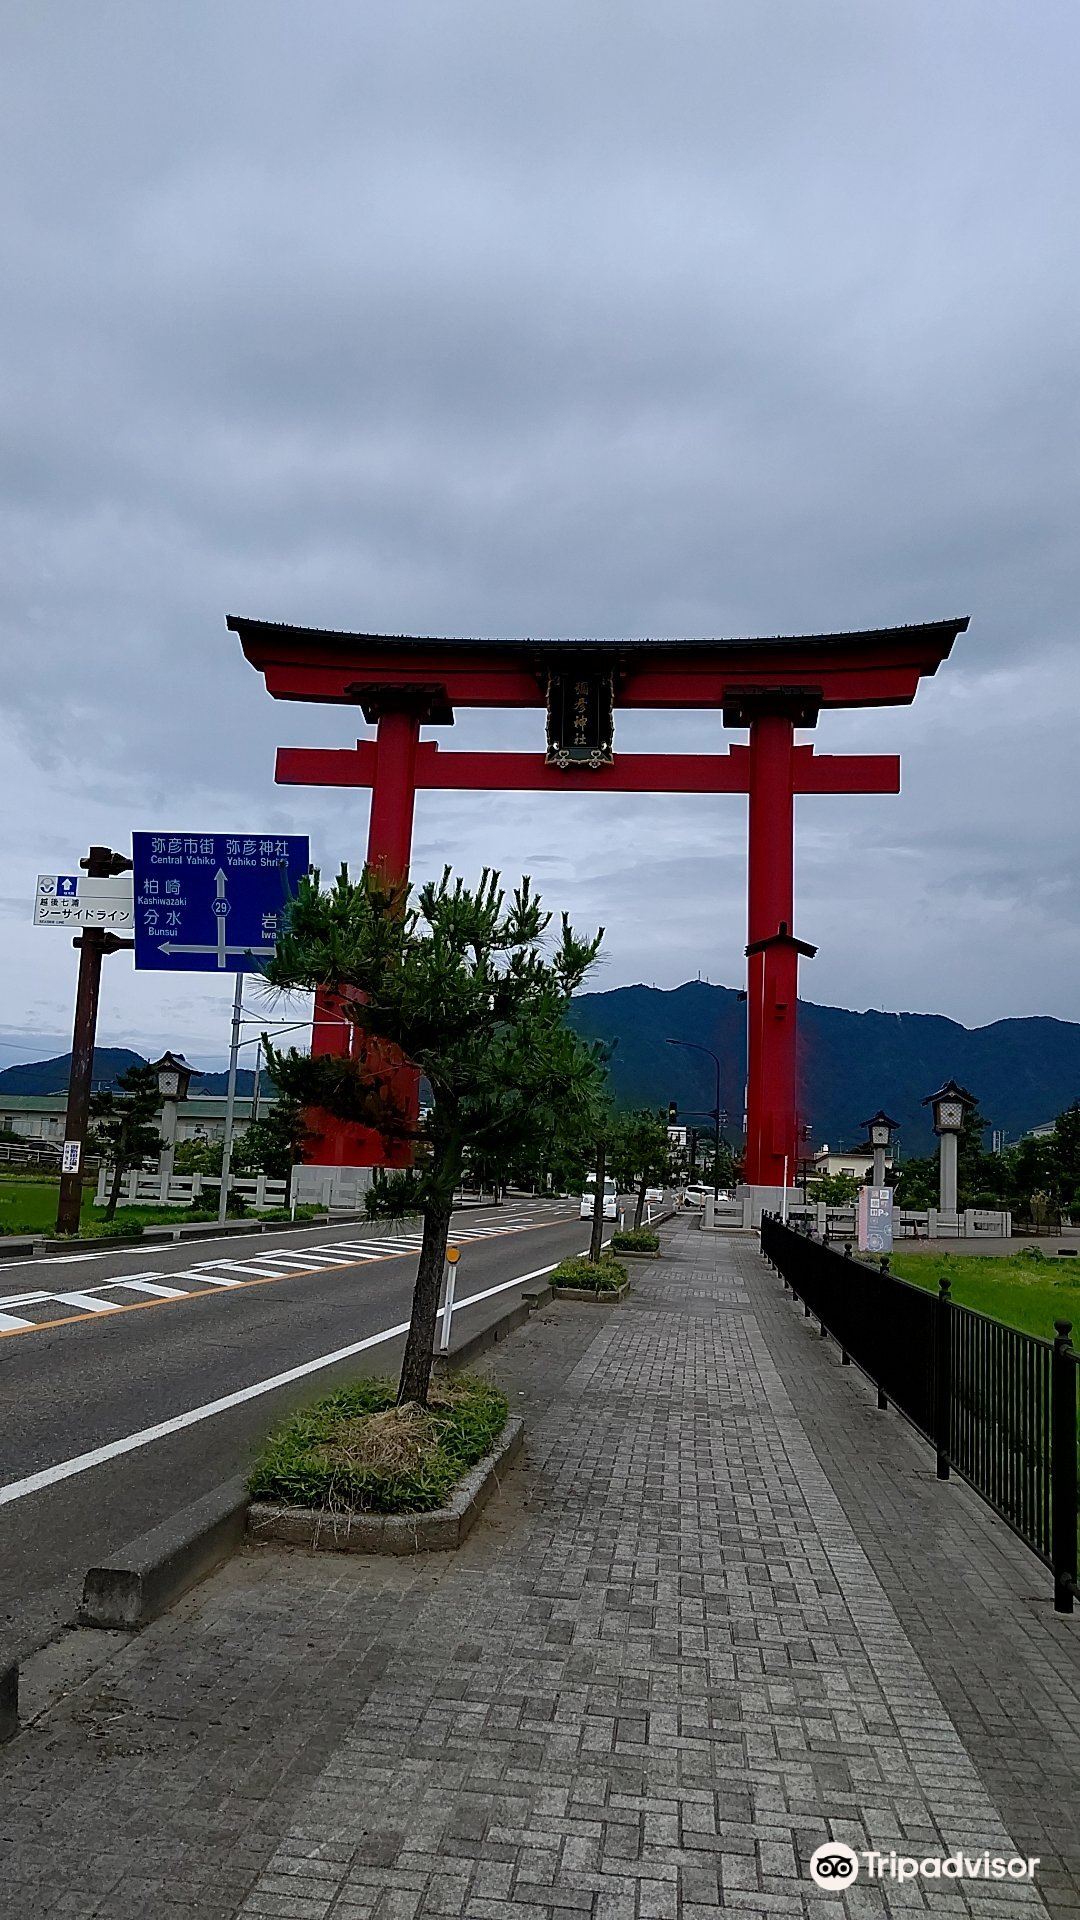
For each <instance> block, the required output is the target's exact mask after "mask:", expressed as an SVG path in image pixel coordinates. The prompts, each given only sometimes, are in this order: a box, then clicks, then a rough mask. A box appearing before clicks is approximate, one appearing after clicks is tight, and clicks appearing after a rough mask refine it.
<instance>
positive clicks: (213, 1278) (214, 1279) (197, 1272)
mask: <svg viewBox="0 0 1080 1920" xmlns="http://www.w3.org/2000/svg"><path fill="white" fill-rule="evenodd" d="M173 1279H174V1280H198V1282H199V1283H200V1285H201V1286H207V1287H242V1286H243V1284H244V1283H243V1281H242V1280H226V1279H225V1277H224V1275H222V1277H221V1278H220V1279H219V1278H218V1276H217V1274H216V1273H206V1272H204V1270H203V1269H202V1268H201V1267H188V1268H187V1269H185V1271H184V1272H183V1273H174V1274H173Z"/></svg>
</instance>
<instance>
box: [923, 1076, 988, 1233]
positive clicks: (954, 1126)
mask: <svg viewBox="0 0 1080 1920" xmlns="http://www.w3.org/2000/svg"><path fill="white" fill-rule="evenodd" d="M978 1104H979V1103H978V1101H977V1099H976V1098H975V1095H974V1094H973V1093H969V1092H968V1090H967V1088H966V1087H961V1086H959V1085H958V1084H957V1082H956V1081H955V1080H946V1082H945V1085H944V1086H943V1087H939V1088H938V1090H937V1092H936V1093H928V1094H927V1096H926V1098H925V1100H924V1101H923V1106H924V1107H932V1109H933V1113H934V1132H935V1133H936V1134H937V1137H938V1139H939V1140H940V1142H941V1146H940V1149H939V1153H938V1180H939V1198H938V1205H939V1206H940V1209H941V1211H942V1213H948V1214H955V1213H956V1200H957V1179H956V1153H957V1149H956V1143H957V1140H958V1139H959V1137H960V1134H961V1133H962V1132H963V1127H964V1121H965V1119H966V1117H967V1115H968V1114H969V1113H973V1112H974V1110H975V1108H976V1107H977V1106H978Z"/></svg>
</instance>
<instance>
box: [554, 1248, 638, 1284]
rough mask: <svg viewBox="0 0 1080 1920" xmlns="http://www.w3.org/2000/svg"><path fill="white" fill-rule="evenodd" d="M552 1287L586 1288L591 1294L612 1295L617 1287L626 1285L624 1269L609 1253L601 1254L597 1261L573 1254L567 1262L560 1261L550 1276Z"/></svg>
mask: <svg viewBox="0 0 1080 1920" xmlns="http://www.w3.org/2000/svg"><path fill="white" fill-rule="evenodd" d="M551 1284H552V1286H553V1287H587V1288H588V1289H589V1291H590V1292H593V1293H614V1292H615V1290H616V1288H617V1287H621V1286H625V1284H626V1268H625V1267H624V1266H621V1265H620V1264H619V1262H618V1260H614V1259H612V1256H611V1254H610V1253H602V1254H601V1255H600V1258H599V1260H589V1259H586V1257H585V1255H584V1254H574V1255H572V1256H571V1258H570V1259H569V1260H561V1261H560V1262H559V1265H558V1266H557V1267H556V1269H555V1271H554V1273H553V1274H552V1276H551Z"/></svg>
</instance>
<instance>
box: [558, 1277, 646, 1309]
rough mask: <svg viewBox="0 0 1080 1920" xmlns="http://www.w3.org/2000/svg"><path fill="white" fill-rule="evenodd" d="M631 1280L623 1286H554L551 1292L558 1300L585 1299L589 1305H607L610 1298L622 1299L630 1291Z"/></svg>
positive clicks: (626, 1281) (625, 1281) (624, 1282)
mask: <svg viewBox="0 0 1080 1920" xmlns="http://www.w3.org/2000/svg"><path fill="white" fill-rule="evenodd" d="M629 1291H630V1282H629V1280H624V1281H623V1283H622V1286H621V1287H563V1286H554V1285H553V1286H552V1288H551V1292H552V1294H553V1296H554V1298H555V1299H556V1300H583V1301H584V1302H585V1305H586V1306H589V1307H606V1306H607V1304H608V1302H609V1300H621V1299H622V1297H623V1295H624V1294H627V1293H629Z"/></svg>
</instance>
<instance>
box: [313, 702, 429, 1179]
mask: <svg viewBox="0 0 1080 1920" xmlns="http://www.w3.org/2000/svg"><path fill="white" fill-rule="evenodd" d="M368 710H369V713H370V715H371V717H372V718H374V719H375V720H376V734H375V777H374V780H373V782H372V788H371V814H370V817H369V821H368V840H367V864H368V866H369V867H377V868H378V869H379V870H380V871H381V872H382V873H383V874H384V876H385V877H386V879H387V880H395V881H396V880H407V879H408V877H409V863H410V860H411V857H412V833H413V816H414V814H415V811H416V750H417V747H418V745H419V742H420V725H421V722H422V720H423V719H424V718H425V715H426V707H425V705H424V703H422V702H420V701H417V700H415V699H412V698H410V697H409V696H408V695H407V694H403V695H399V697H398V698H397V699H394V698H393V697H392V696H391V697H387V698H385V699H383V700H382V701H381V702H379V704H378V707H377V709H376V708H375V706H374V704H372V705H371V706H369V709H368ZM346 998H348V999H355V996H354V995H352V994H349V995H347V996H346V995H342V994H339V993H335V992H334V991H333V989H332V988H330V987H320V988H319V990H318V992H317V993H316V995H315V1012H314V1019H313V1024H312V1030H311V1051H312V1053H315V1054H318V1053H325V1054H333V1055H336V1056H338V1057H339V1058H340V1057H343V1058H346V1059H348V1058H351V1057H353V1056H354V1055H355V1051H356V1043H357V1041H358V1039H359V1029H358V1027H357V1025H356V1023H355V1021H353V1020H350V1019H349V1018H348V1016H347V1015H346V1014H345V1012H344V1005H345V1000H346ZM393 1091H394V1098H395V1100H396V1101H397V1102H398V1103H399V1105H400V1106H401V1107H402V1108H403V1109H404V1112H405V1115H406V1117H407V1118H411V1119H415V1117H416V1114H417V1111H418V1107H419V1083H418V1081H417V1078H416V1075H415V1073H412V1072H410V1071H409V1070H408V1069H407V1068H404V1069H402V1070H401V1071H400V1072H398V1073H396V1074H395V1075H394V1081H393ZM307 1132H308V1142H307V1147H306V1150H305V1158H306V1159H308V1160H310V1161H314V1162H315V1163H316V1164H318V1165H320V1166H325V1167H370V1166H382V1167H407V1166H410V1165H411V1164H412V1152H411V1149H410V1147H409V1146H408V1145H407V1144H401V1143H394V1144H391V1145H387V1143H386V1142H384V1141H383V1140H381V1139H380V1138H379V1135H378V1134H377V1133H376V1132H375V1131H374V1129H373V1128H371V1127H361V1126H358V1125H357V1124H356V1122H355V1121H349V1120H339V1119H337V1117H336V1116H335V1115H334V1114H332V1113H327V1112H326V1110H325V1108H323V1107H313V1108H310V1109H309V1111H308V1114H307Z"/></svg>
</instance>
